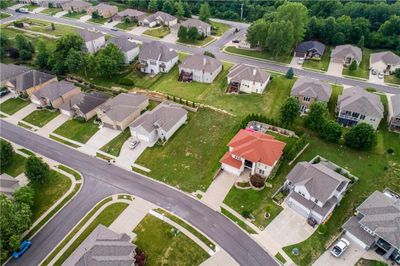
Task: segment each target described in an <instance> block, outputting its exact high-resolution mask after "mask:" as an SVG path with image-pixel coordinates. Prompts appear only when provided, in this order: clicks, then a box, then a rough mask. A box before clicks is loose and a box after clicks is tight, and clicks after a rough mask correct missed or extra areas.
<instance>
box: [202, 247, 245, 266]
mask: <svg viewBox="0 0 400 266" xmlns="http://www.w3.org/2000/svg"><path fill="white" fill-rule="evenodd" d="M200 266H239V263H237V262H236V261H235V260H234V259H233V258H232V257H231V256H230V255H229V254H228V253H227V252H226V251H225V250H223V249H221V250H219V251H218V252H217V253H215V254H214V255H213V256H211V257H210V258H209V259H207V260H206V261H204V262H203V263H202V264H200Z"/></svg>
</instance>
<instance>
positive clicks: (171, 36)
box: [162, 32, 178, 43]
mask: <svg viewBox="0 0 400 266" xmlns="http://www.w3.org/2000/svg"><path fill="white" fill-rule="evenodd" d="M162 40H163V41H164V42H168V43H176V41H177V40H178V35H177V34H176V32H171V33H170V34H168V35H167V36H165V37H164V38H163V39H162Z"/></svg>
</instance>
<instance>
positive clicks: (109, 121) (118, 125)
mask: <svg viewBox="0 0 400 266" xmlns="http://www.w3.org/2000/svg"><path fill="white" fill-rule="evenodd" d="M148 105H149V98H148V97H147V96H144V95H140V94H133V93H121V94H118V95H117V96H115V97H114V98H111V99H108V100H107V101H106V102H105V103H103V104H102V105H100V106H99V107H98V108H97V110H96V113H97V117H98V118H99V119H100V120H101V123H102V126H104V127H107V128H113V129H117V130H124V129H125V128H127V127H128V126H129V125H130V124H131V123H132V122H133V121H134V120H135V119H136V118H137V117H139V115H140V113H141V112H142V111H143V110H145V109H146V107H147V106H148Z"/></svg>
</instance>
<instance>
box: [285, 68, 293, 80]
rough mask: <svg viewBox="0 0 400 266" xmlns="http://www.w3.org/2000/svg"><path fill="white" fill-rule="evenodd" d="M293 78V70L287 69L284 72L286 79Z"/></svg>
mask: <svg viewBox="0 0 400 266" xmlns="http://www.w3.org/2000/svg"><path fill="white" fill-rule="evenodd" d="M293 76H294V72H293V68H289V69H288V71H287V72H286V78H288V79H292V78H293Z"/></svg>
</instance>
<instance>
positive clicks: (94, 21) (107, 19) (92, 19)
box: [88, 17, 110, 24]
mask: <svg viewBox="0 0 400 266" xmlns="http://www.w3.org/2000/svg"><path fill="white" fill-rule="evenodd" d="M109 20H110V18H103V17H98V18H91V19H89V20H88V21H89V22H93V23H97V24H104V23H106V22H107V21H109Z"/></svg>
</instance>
